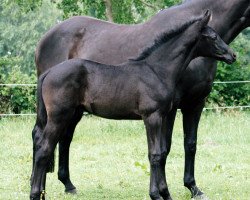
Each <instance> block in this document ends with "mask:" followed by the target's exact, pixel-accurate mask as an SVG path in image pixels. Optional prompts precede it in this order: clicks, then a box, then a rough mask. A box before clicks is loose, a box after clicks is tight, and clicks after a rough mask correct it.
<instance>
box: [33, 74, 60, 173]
mask: <svg viewBox="0 0 250 200" xmlns="http://www.w3.org/2000/svg"><path fill="white" fill-rule="evenodd" d="M49 71H50V70H47V71H46V72H45V73H43V74H42V75H41V76H40V77H39V80H38V83H37V119H36V124H37V125H38V126H39V127H40V128H41V129H42V130H44V128H45V126H46V124H47V111H46V107H45V104H44V101H43V96H42V85H43V81H44V79H45V77H46V76H47V75H48V73H49ZM54 167H55V155H54V153H53V155H52V156H51V158H50V160H49V164H48V166H47V169H46V172H54Z"/></svg>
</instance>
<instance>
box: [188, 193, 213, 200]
mask: <svg viewBox="0 0 250 200" xmlns="http://www.w3.org/2000/svg"><path fill="white" fill-rule="evenodd" d="M192 200H209V198H208V197H207V196H206V195H205V194H201V195H196V196H194V197H193V198H192Z"/></svg>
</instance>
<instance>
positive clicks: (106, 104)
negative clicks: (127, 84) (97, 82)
mask: <svg viewBox="0 0 250 200" xmlns="http://www.w3.org/2000/svg"><path fill="white" fill-rule="evenodd" d="M137 98H138V97H137V95H136V92H135V90H128V88H123V89H122V90H121V89H120V88H119V87H118V88H117V87H112V86H110V87H105V88H102V87H101V86H99V87H96V88H89V89H88V90H87V91H85V93H84V100H83V102H82V104H83V106H84V108H85V110H86V111H87V112H89V113H92V114H94V115H97V116H100V117H103V118H108V119H141V116H140V115H139V111H138V101H137Z"/></svg>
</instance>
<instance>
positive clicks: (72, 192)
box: [65, 188, 77, 194]
mask: <svg viewBox="0 0 250 200" xmlns="http://www.w3.org/2000/svg"><path fill="white" fill-rule="evenodd" d="M65 193H67V194H77V190H76V188H73V189H70V190H65Z"/></svg>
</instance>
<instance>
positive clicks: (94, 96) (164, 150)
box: [30, 11, 235, 200]
mask: <svg viewBox="0 0 250 200" xmlns="http://www.w3.org/2000/svg"><path fill="white" fill-rule="evenodd" d="M209 18H210V13H209V11H207V12H206V13H205V14H204V15H201V16H193V17H191V19H186V20H185V21H183V22H182V23H181V24H179V26H177V27H176V28H175V30H172V31H168V32H166V33H163V34H162V35H160V36H159V38H158V39H157V40H156V41H155V43H154V44H153V45H152V46H151V47H148V48H146V49H145V50H144V51H143V53H142V54H141V55H140V56H139V57H137V58H136V59H132V60H130V61H128V62H126V63H124V64H121V65H119V66H112V65H105V64H100V63H96V62H93V61H88V60H80V59H71V60H68V61H65V62H63V63H61V64H58V65H56V66H55V67H53V68H51V69H49V70H48V71H47V72H45V73H44V74H43V75H41V76H40V78H39V82H38V113H37V121H36V127H35V129H37V128H38V127H39V128H38V129H37V130H36V132H35V134H34V135H33V136H34V152H33V153H34V168H33V172H32V179H31V195H30V198H31V199H33V200H38V199H40V195H41V193H42V191H43V190H44V189H45V183H46V170H47V165H48V164H49V159H50V158H51V155H52V154H53V151H54V149H55V146H56V144H57V143H58V142H59V141H61V140H65V139H67V138H68V137H69V136H68V134H69V132H68V130H69V129H72V130H74V128H75V126H76V125H77V123H78V122H79V120H80V119H81V117H82V114H83V112H84V111H87V112H90V113H93V114H95V115H98V116H101V117H105V118H112V119H143V121H144V123H145V126H146V132H147V139H148V155H149V161H150V197H151V199H153V200H160V198H161V197H162V198H163V199H164V200H171V199H172V198H171V196H170V194H169V191H168V187H167V183H166V176H165V163H166V157H167V154H168V153H169V150H170V145H169V143H170V141H171V138H169V135H168V134H167V128H168V127H167V126H166V121H167V118H168V112H169V111H170V110H171V108H172V105H173V99H174V96H175V87H176V83H177V82H178V81H179V79H180V77H181V74H182V73H183V72H184V71H185V68H186V67H187V66H188V64H189V63H190V61H191V60H192V59H194V58H195V57H197V56H210V57H214V58H217V59H221V60H224V61H227V62H229V63H232V62H233V61H234V60H235V55H234V53H233V52H232V51H231V50H230V49H229V48H228V46H227V45H226V44H225V43H224V42H223V41H222V40H221V39H220V37H219V36H218V35H217V34H216V33H215V32H214V31H213V30H212V29H211V28H209V27H205V25H206V24H207V23H208V21H209ZM203 49H207V51H202V50H203ZM72 135H73V132H72ZM71 137H72V136H71ZM42 198H43V199H45V195H44V194H42Z"/></svg>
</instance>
